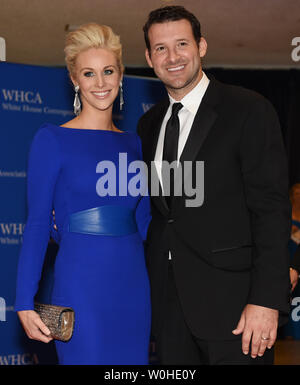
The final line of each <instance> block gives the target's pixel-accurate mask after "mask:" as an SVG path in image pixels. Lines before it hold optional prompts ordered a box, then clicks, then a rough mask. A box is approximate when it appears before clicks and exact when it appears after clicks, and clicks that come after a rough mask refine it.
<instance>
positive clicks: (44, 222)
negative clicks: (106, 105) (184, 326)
mask: <svg viewBox="0 0 300 385" xmlns="http://www.w3.org/2000/svg"><path fill="white" fill-rule="evenodd" d="M120 153H126V154H127V162H128V164H129V163H130V162H132V161H135V160H137V159H141V158H142V154H141V144H140V140H139V138H138V136H137V134H135V133H129V132H124V133H120V132H111V131H100V130H84V129H72V128H66V127H60V126H55V125H52V124H46V125H43V126H42V127H41V128H40V129H39V130H38V132H37V134H36V135H35V137H34V140H33V143H32V146H31V150H30V156H29V164H28V219H27V223H26V226H25V231H24V238H23V245H22V250H21V253H20V258H19V264H18V275H17V290H16V300H15V310H16V311H18V310H28V309H33V304H34V296H35V294H36V291H37V289H38V283H39V279H40V276H41V270H42V266H43V261H44V255H45V251H46V248H47V244H48V240H49V234H50V232H51V226H52V224H51V221H52V214H51V213H52V209H53V208H54V209H55V219H56V224H57V227H58V237H57V238H58V239H60V247H59V251H58V254H57V257H56V261H55V270H54V287H53V292H52V303H53V304H55V305H63V306H71V307H73V308H74V310H75V330H74V334H73V337H72V339H71V340H70V341H69V342H67V343H64V342H60V341H55V344H56V349H57V353H58V358H59V363H60V364H103V365H104V364H107V365H118V364H123V365H126V364H136V365H139V364H147V363H148V343H149V337H150V318H151V314H150V313H151V311H150V288H149V281H148V276H147V271H146V266H145V258H144V248H143V240H145V238H146V234H147V229H148V225H149V222H150V219H151V217H150V201H149V196H147V195H145V196H143V195H142V194H140V195H138V196H133V195H129V194H123V193H122V194H118V193H117V194H116V196H111V195H110V196H103V197H101V196H100V195H99V194H98V192H97V189H96V185H97V183H98V181H99V178H100V177H102V176H103V175H104V174H105V173H104V172H103V173H102V174H101V173H99V172H98V171H97V166H98V163H99V162H102V161H103V160H105V161H110V162H112V163H113V164H114V165H115V166H116V170H117V172H118V169H119V154H120ZM96 171H97V172H96ZM123 171H124V170H122V172H121V173H120V175H121V176H120V177H119V176H117V178H116V187H117V192H118V191H119V190H118V188H119V187H120V186H121V183H126V184H127V179H126V178H127V175H125V173H124V172H123ZM144 177H145V178H146V176H144ZM129 182H130V175H128V183H129ZM104 205H114V206H115V205H118V206H120V208H122V207H124V206H125V207H127V208H129V209H131V210H134V211H135V218H136V223H137V227H138V231H137V232H135V233H132V234H129V235H123V236H114V237H111V236H106V235H90V234H78V233H74V232H68V231H67V229H66V226H64V224H65V223H66V221H67V220H68V218H69V215H70V214H72V213H76V212H79V211H82V210H87V209H91V208H93V207H98V206H104ZM119 226H122V223H119Z"/></svg>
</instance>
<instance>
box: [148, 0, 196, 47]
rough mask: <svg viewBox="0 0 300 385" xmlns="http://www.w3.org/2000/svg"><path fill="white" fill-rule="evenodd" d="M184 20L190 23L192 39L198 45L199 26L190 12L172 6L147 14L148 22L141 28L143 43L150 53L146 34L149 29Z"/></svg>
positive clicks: (180, 7)
mask: <svg viewBox="0 0 300 385" xmlns="http://www.w3.org/2000/svg"><path fill="white" fill-rule="evenodd" d="M182 19H186V20H188V21H189V22H190V23H191V27H192V30H193V35H194V38H195V40H196V42H197V44H198V45H199V43H200V39H201V26H200V22H199V20H198V19H197V18H196V16H195V15H193V14H192V13H191V12H189V11H187V10H186V9H185V8H184V7H182V6H180V5H172V6H168V7H163V8H158V9H155V10H154V11H152V12H150V13H149V16H148V20H147V22H146V24H145V25H144V27H143V31H144V38H145V43H146V47H147V49H148V51H149V52H150V48H151V47H150V41H149V36H148V32H149V29H150V27H151V26H152V25H153V24H156V23H165V22H168V21H178V20H182Z"/></svg>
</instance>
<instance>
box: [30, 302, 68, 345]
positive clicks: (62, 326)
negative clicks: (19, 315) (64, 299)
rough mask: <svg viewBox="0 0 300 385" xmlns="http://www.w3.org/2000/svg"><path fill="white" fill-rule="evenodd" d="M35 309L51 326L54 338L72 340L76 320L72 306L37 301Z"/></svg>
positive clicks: (47, 324) (46, 323)
mask: <svg viewBox="0 0 300 385" xmlns="http://www.w3.org/2000/svg"><path fill="white" fill-rule="evenodd" d="M34 310H35V311H36V312H37V313H38V314H39V316H40V317H41V320H42V321H43V322H44V324H45V325H46V326H47V327H48V328H49V330H50V332H51V337H52V338H54V339H56V340H60V341H64V342H66V341H69V340H70V338H71V337H72V334H73V330H74V321H75V313H74V310H73V309H72V308H70V307H64V306H56V305H46V304H42V303H38V302H35V304H34Z"/></svg>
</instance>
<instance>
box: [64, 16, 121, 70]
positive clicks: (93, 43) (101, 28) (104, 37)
mask: <svg viewBox="0 0 300 385" xmlns="http://www.w3.org/2000/svg"><path fill="white" fill-rule="evenodd" d="M89 48H105V49H107V50H109V51H111V52H113V53H114V55H115V56H116V59H117V63H118V67H119V70H120V73H122V72H123V70H124V67H123V63H122V45H121V43H120V37H119V36H118V35H116V34H115V33H114V32H113V30H112V29H111V28H110V27H108V26H107V25H99V24H96V23H88V24H83V25H81V26H80V27H79V28H78V29H77V30H76V31H72V32H69V33H68V35H67V36H66V42H65V49H64V52H65V61H66V64H67V68H68V70H69V73H70V75H74V73H75V65H76V58H77V56H78V54H80V53H81V52H83V51H86V50H87V49H89Z"/></svg>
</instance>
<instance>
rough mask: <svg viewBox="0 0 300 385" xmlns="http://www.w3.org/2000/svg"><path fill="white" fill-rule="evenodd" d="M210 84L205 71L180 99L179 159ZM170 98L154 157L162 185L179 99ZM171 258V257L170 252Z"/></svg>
mask: <svg viewBox="0 0 300 385" xmlns="http://www.w3.org/2000/svg"><path fill="white" fill-rule="evenodd" d="M208 85H209V79H208V77H207V76H206V75H205V73H204V72H203V76H202V78H201V80H200V81H199V83H198V84H197V85H196V87H194V88H193V89H192V90H191V91H190V92H189V93H188V94H187V95H185V97H184V98H182V99H181V100H180V103H181V104H182V105H183V107H182V108H181V109H180V111H179V113H178V118H179V124H180V130H179V139H178V153H177V160H178V161H179V159H180V156H181V154H182V151H183V148H184V146H185V143H186V141H187V138H188V136H189V133H190V131H191V128H192V125H193V122H194V119H195V116H196V113H197V111H198V108H199V106H200V103H201V101H202V98H203V96H204V94H205V91H206V89H207V87H208ZM169 99H170V105H169V108H168V110H167V112H166V115H165V117H164V120H163V122H162V125H161V129H160V133H159V137H158V142H157V147H156V152H155V157H154V163H155V167H156V170H157V174H158V177H159V180H160V183H161V186H162V180H161V172H162V171H161V166H162V156H163V149H164V137H165V131H166V125H167V122H168V120H169V119H170V117H171V114H172V106H173V104H174V103H178V100H175V99H173V98H172V97H171V96H170V95H169ZM169 259H171V254H170V253H169Z"/></svg>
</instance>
